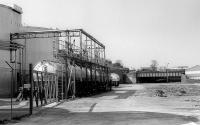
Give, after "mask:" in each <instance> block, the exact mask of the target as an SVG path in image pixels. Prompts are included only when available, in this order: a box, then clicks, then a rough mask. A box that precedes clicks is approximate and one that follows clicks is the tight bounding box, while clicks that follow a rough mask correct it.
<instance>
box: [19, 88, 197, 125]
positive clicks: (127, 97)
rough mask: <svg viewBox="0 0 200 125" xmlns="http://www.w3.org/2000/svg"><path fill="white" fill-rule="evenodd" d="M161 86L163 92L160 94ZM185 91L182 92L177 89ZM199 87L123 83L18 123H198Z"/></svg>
mask: <svg viewBox="0 0 200 125" xmlns="http://www.w3.org/2000/svg"><path fill="white" fill-rule="evenodd" d="M157 90H162V91H163V92H164V96H162V97H161V96H158V94H157ZM182 90H184V91H185V92H182V93H184V94H182V95H179V94H177V93H178V92H180V91H182ZM198 92H199V90H198V87H196V86H193V85H186V84H184V85H177V84H139V85H137V84H136V85H120V86H119V87H116V88H114V89H113V91H111V92H107V93H103V94H99V95H96V96H92V97H88V98H81V99H77V100H74V101H69V102H64V103H62V104H61V105H58V106H56V107H55V108H51V109H48V110H44V111H42V112H39V113H37V114H36V115H33V116H31V117H29V118H25V119H23V120H22V121H19V123H16V124H17V125H38V124H40V125H44V124H48V125H55V124H57V125H107V124H109V125H199V124H200V122H199V118H200V117H199V114H200V106H199V99H200V97H199V93H198Z"/></svg>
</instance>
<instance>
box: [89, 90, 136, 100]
mask: <svg viewBox="0 0 200 125" xmlns="http://www.w3.org/2000/svg"><path fill="white" fill-rule="evenodd" d="M121 91H124V93H118V92H121ZM136 91H137V90H112V91H110V92H105V93H101V94H98V95H94V96H91V97H89V98H100V97H103V96H108V95H109V96H116V97H115V98H114V99H127V98H128V97H131V96H133V95H134V94H135V93H136Z"/></svg>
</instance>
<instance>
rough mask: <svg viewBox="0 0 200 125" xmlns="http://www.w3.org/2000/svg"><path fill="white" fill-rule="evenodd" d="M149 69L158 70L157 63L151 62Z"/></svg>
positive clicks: (155, 61)
mask: <svg viewBox="0 0 200 125" xmlns="http://www.w3.org/2000/svg"><path fill="white" fill-rule="evenodd" d="M150 67H151V69H152V70H153V71H157V69H158V62H157V60H152V61H151V65H150Z"/></svg>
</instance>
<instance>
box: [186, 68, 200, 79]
mask: <svg viewBox="0 0 200 125" xmlns="http://www.w3.org/2000/svg"><path fill="white" fill-rule="evenodd" d="M185 75H186V78H187V79H188V80H193V81H199V80H200V66H199V65H196V66H194V67H191V68H188V69H187V70H186V71H185Z"/></svg>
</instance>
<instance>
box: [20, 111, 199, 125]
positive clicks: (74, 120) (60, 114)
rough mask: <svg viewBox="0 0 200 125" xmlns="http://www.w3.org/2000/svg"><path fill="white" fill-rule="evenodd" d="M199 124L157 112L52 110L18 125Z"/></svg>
mask: <svg viewBox="0 0 200 125" xmlns="http://www.w3.org/2000/svg"><path fill="white" fill-rule="evenodd" d="M191 122H198V119H197V118H196V117H193V116H182V115H174V114H166V113H155V112H78V113H75V112H69V111H68V110H65V109H58V108H51V109H47V110H45V111H43V112H39V113H37V114H36V115H33V116H32V117H31V118H30V119H24V120H22V122H21V123H18V125H27V124H29V125H38V124H40V125H45V124H48V125H55V124H57V125H71V124H73V125H122V124H123V125H124V124H126V125H129V124H131V125H182V124H187V123H191Z"/></svg>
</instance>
